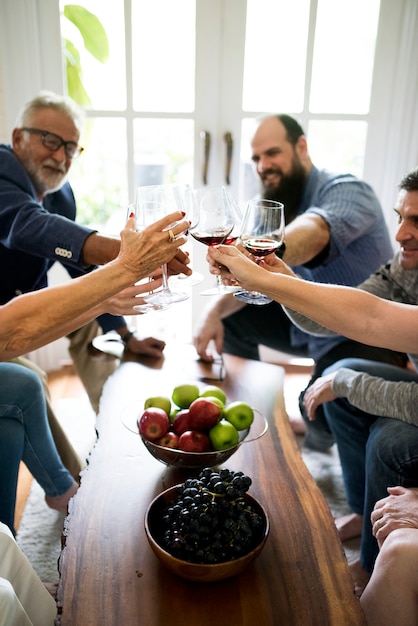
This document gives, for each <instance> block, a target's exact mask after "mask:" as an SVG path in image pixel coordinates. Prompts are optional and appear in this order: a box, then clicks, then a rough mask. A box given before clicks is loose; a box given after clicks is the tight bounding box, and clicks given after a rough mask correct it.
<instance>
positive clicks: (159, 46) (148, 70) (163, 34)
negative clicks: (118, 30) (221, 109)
mask: <svg viewBox="0 0 418 626" xmlns="http://www.w3.org/2000/svg"><path fill="white" fill-rule="evenodd" d="M132 49H133V59H132V64H133V102H134V109H135V110H137V111H160V112H161V111H167V112H168V111H171V112H175V111H176V112H177V111H193V109H194V74H195V0H175V1H174V2H173V0H152V2H150V1H149V0H134V1H133V6H132Z"/></svg>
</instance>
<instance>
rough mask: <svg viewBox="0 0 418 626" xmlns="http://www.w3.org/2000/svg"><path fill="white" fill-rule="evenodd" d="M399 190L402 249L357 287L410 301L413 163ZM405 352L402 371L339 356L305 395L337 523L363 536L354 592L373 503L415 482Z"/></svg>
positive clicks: (416, 206) (416, 445)
mask: <svg viewBox="0 0 418 626" xmlns="http://www.w3.org/2000/svg"><path fill="white" fill-rule="evenodd" d="M399 190H400V191H399V197H398V201H397V205H396V207H395V211H396V212H397V214H398V216H399V228H398V231H397V234H396V239H397V241H398V242H399V244H400V246H401V249H400V252H399V253H398V254H397V255H396V256H395V257H394V258H393V259H392V260H391V261H390V262H389V263H387V264H386V265H384V266H382V267H381V268H380V269H379V270H378V271H377V272H376V273H375V274H373V275H372V276H370V277H369V278H368V279H367V280H365V281H364V282H363V283H362V284H361V285H359V288H360V289H362V290H364V291H367V292H369V293H372V294H374V295H377V296H379V297H381V298H385V299H387V300H393V301H395V302H403V303H407V304H413V305H416V304H417V302H418V271H417V270H418V168H417V169H415V170H414V171H412V172H410V173H409V174H407V175H406V176H405V177H404V178H403V179H402V181H401V182H400V184H399ZM287 313H288V315H289V316H290V317H291V319H292V321H293V322H294V323H296V324H297V325H298V326H300V327H301V328H303V329H304V330H305V331H308V332H311V333H313V334H321V335H323V334H330V333H329V331H327V330H325V329H324V328H323V327H322V326H319V325H318V324H316V323H315V322H312V321H311V320H308V319H307V318H305V317H303V316H301V315H299V314H297V313H294V312H292V311H289V310H287ZM331 334H332V333H331ZM408 356H409V359H410V362H411V366H412V367H411V368H410V369H406V370H405V369H403V368H398V367H395V366H392V365H387V364H382V363H377V362H373V361H367V360H363V359H342V360H340V361H337V362H336V363H334V364H333V365H332V366H330V367H329V368H327V369H326V370H324V372H323V375H322V376H321V377H320V378H318V379H317V380H316V381H315V382H314V383H313V384H312V386H311V387H309V388H308V390H307V391H306V393H305V396H304V399H303V402H304V405H305V409H306V413H307V417H308V418H309V419H310V420H314V419H315V411H316V409H317V407H318V406H322V408H323V413H324V415H325V418H326V421H327V425H328V427H329V428H330V430H331V432H332V434H333V436H334V438H335V441H336V442H337V445H338V451H339V455H340V459H341V465H342V470H343V478H344V485H345V489H346V492H347V499H348V503H349V505H350V508H351V509H352V511H353V513H352V514H351V515H348V516H346V518H345V519H341V520H336V522H337V527H338V529H339V533H340V537H341V539H342V540H343V541H344V540H347V539H350V538H353V537H355V536H358V535H360V534H361V551H360V559H359V561H358V562H355V563H354V564H353V565H352V567H351V569H352V573H353V575H354V577H355V579H356V580H357V582H358V592H359V593H361V588H362V587H363V586H364V585H365V584H366V583H367V580H368V578H369V576H370V573H371V571H372V570H373V566H374V562H375V559H376V556H377V554H378V545H377V542H376V539H375V538H374V536H373V534H372V525H371V520H370V515H371V512H372V510H373V507H374V505H375V503H376V501H378V500H379V499H381V498H384V497H385V495H386V494H387V491H386V490H387V487H390V486H395V485H403V486H404V487H417V486H418V476H417V475H416V471H415V470H414V459H416V458H418V428H417V427H418V411H417V406H418V385H417V382H418V375H417V373H416V372H417V371H418V355H417V354H409V355H408ZM414 368H415V371H413V369H414ZM308 428H309V424H308Z"/></svg>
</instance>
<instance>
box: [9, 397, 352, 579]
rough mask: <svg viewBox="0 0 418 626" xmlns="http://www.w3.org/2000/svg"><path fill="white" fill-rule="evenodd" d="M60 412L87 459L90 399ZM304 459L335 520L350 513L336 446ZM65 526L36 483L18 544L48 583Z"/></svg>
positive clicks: (91, 438) (71, 402) (64, 403)
mask: <svg viewBox="0 0 418 626" xmlns="http://www.w3.org/2000/svg"><path fill="white" fill-rule="evenodd" d="M56 412H57V416H58V418H59V419H60V421H61V423H62V425H63V427H64V429H65V431H66V432H67V434H68V436H69V438H70V440H71V442H72V443H73V445H74V447H75V449H76V450H77V451H78V452H79V454H80V455H81V456H82V457H83V458H87V457H88V453H89V450H90V449H91V447H92V446H93V445H94V442H95V438H96V435H95V430H94V427H95V414H94V412H93V410H92V409H91V407H90V404H89V402H88V398H87V396H82V397H80V398H71V399H66V400H61V401H60V402H59V403H58V405H57V408H56ZM302 455H303V458H304V460H305V462H306V465H307V467H308V469H309V471H310V472H311V474H312V476H313V477H314V479H315V481H316V482H317V484H318V486H319V488H320V489H321V491H322V492H323V494H324V496H325V498H326V500H327V502H328V504H329V507H330V509H331V512H332V514H333V515H334V517H337V516H340V515H344V514H346V513H348V512H349V509H348V507H347V503H346V499H345V493H344V488H343V483H342V477H341V466H340V463H339V459H338V453H337V451H336V448H335V446H334V447H333V448H332V449H331V451H330V452H329V453H325V454H324V453H320V452H314V451H312V450H307V449H304V448H302ZM63 522H64V516H63V515H61V514H60V513H58V512H57V511H53V510H51V509H49V508H48V507H47V506H46V504H45V501H44V492H43V491H42V489H41V488H40V487H39V485H38V484H37V483H36V482H35V481H33V483H32V488H31V491H30V494H29V498H28V501H27V504H26V507H25V511H24V514H23V517H22V521H21V524H20V528H19V532H18V535H17V542H18V544H19V545H20V547H21V548H22V550H23V552H24V553H25V554H26V556H27V557H28V559H29V561H30V562H31V563H32V565H33V567H34V568H35V570H36V572H37V573H38V575H39V576H40V577H41V579H42V580H44V581H51V582H52V581H56V580H57V578H58V571H57V560H58V557H59V554H60V550H61V533H62V529H63ZM358 547H359V540H353V541H351V542H346V543H345V544H344V548H345V551H346V554H347V559H348V561H349V562H350V561H351V560H352V559H353V558H355V557H356V556H357V555H358Z"/></svg>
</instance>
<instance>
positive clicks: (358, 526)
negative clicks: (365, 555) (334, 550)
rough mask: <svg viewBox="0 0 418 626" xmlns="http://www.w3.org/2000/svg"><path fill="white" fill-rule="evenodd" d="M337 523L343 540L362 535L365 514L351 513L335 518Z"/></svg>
mask: <svg viewBox="0 0 418 626" xmlns="http://www.w3.org/2000/svg"><path fill="white" fill-rule="evenodd" d="M334 521H335V525H336V527H337V530H338V534H339V536H340V539H341V541H348V540H349V539H355V538H356V537H360V535H361V531H362V528H363V516H362V515H357V513H349V514H348V515H343V516H342V517H337V518H335V520H334Z"/></svg>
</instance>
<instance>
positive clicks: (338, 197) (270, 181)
mask: <svg viewBox="0 0 418 626" xmlns="http://www.w3.org/2000/svg"><path fill="white" fill-rule="evenodd" d="M251 148H252V160H253V162H254V164H255V167H256V170H257V173H258V175H259V177H260V179H261V185H262V188H261V196H262V197H266V198H269V199H272V200H278V201H280V202H283V203H284V205H285V215H286V236H285V247H284V252H283V251H282V254H283V259H284V260H285V261H286V263H287V264H288V265H290V266H291V267H292V269H293V270H294V271H295V272H296V273H297V274H299V275H300V276H301V277H303V278H305V279H307V280H312V281H316V282H324V283H337V284H342V285H351V286H354V285H358V284H359V283H361V282H362V281H363V280H365V279H366V278H367V277H368V276H369V275H370V274H371V273H373V272H374V271H375V270H376V269H377V268H378V267H379V266H380V265H381V264H382V263H385V262H386V261H387V260H388V259H390V258H391V257H392V256H393V250H392V247H391V244H390V239H389V234H388V230H387V226H386V224H385V220H384V217H383V213H382V209H381V206H380V204H379V201H378V199H377V197H376V195H375V193H374V192H373V190H372V189H371V188H370V186H369V185H367V184H366V183H364V182H363V181H361V180H359V179H357V178H356V177H354V176H352V175H351V174H334V173H330V172H328V171H326V170H319V169H318V168H316V167H315V166H314V165H313V163H312V161H311V159H310V156H309V153H308V145H307V141H306V137H305V135H304V132H303V130H302V128H301V126H300V125H299V123H298V122H297V121H296V120H295V119H293V118H292V117H290V116H289V115H283V114H282V115H274V116H269V117H266V118H263V119H261V120H260V122H259V124H258V126H257V129H256V131H255V133H254V135H253V138H252V141H251ZM211 340H213V341H214V343H215V347H216V350H217V352H218V353H219V354H220V353H221V352H222V351H224V352H226V353H229V354H235V355H238V356H241V357H244V358H248V359H259V345H260V344H261V345H265V346H268V347H269V348H273V349H275V350H280V351H281V352H285V353H288V354H292V355H295V356H304V357H310V358H312V359H313V360H314V363H315V366H314V371H313V376H312V379H311V381H310V384H311V383H312V382H313V381H314V380H315V379H316V378H317V377H318V376H320V375H321V373H322V371H323V370H324V369H325V368H326V367H328V366H329V365H331V364H332V363H334V362H336V361H337V360H339V359H341V358H344V357H358V358H364V359H370V360H373V361H382V362H387V363H393V364H396V365H402V366H403V365H405V363H406V358H405V356H404V355H401V354H399V353H394V352H391V351H389V350H383V349H380V348H373V347H370V346H365V345H363V344H361V343H357V342H355V341H349V340H347V339H346V338H344V337H340V336H335V337H333V338H332V339H331V340H330V338H324V337H316V336H312V335H308V334H306V333H304V332H303V331H301V330H300V329H298V328H297V327H296V326H294V325H293V324H292V322H291V321H290V320H289V318H288V317H287V316H286V314H285V313H284V312H283V310H282V308H281V306H280V305H279V304H277V303H274V302H272V303H271V304H268V305H264V306H254V305H251V304H248V305H246V304H243V303H242V302H239V301H238V300H237V299H236V298H234V297H233V295H230V294H229V295H225V296H222V297H221V298H220V299H218V300H217V301H215V302H214V303H211V305H210V308H209V309H208V310H207V311H206V312H205V315H204V316H203V318H202V320H201V322H200V324H199V326H198V329H197V332H196V334H195V337H194V343H195V346H196V349H197V351H198V353H199V355H200V357H201V358H203V359H205V360H209V361H210V360H212V359H213V355H212V354H211V353H210V352H209V351H208V344H209V342H210V341H211ZM301 396H303V394H301ZM300 407H301V411H302V415H303V411H304V409H303V404H302V403H300ZM318 413H319V412H317V417H316V420H315V421H314V422H308V420H307V419H306V422H307V423H308V430H307V432H306V436H305V445H307V446H309V447H311V448H314V449H317V450H326V449H328V448H329V447H330V446H331V445H332V444H333V437H332V435H331V433H330V431H329V429H328V428H327V426H326V423H325V420H324V418H323V416H322V419H321V415H318ZM304 417H306V416H304ZM299 422H301V420H299ZM295 423H296V421H295ZM302 424H303V422H302ZM298 427H299V428H300V423H299V424H298Z"/></svg>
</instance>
